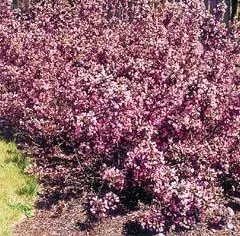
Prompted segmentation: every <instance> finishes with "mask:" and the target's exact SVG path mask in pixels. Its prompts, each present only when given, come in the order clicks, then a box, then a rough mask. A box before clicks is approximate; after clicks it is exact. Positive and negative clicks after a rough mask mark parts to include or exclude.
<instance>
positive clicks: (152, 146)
mask: <svg viewBox="0 0 240 236" xmlns="http://www.w3.org/2000/svg"><path fill="white" fill-rule="evenodd" d="M221 14H222V7H220V8H219V10H218V11H217V12H216V17H215V16H210V15H208V13H207V12H206V11H205V10H204V5H203V2H202V1H199V0H196V1H195V0H191V1H190V0H186V1H179V2H174V1H172V2H171V1H166V2H165V3H164V4H163V3H162V2H161V1H159V2H158V1H155V2H154V3H150V2H148V1H144V0H139V1H115V0H114V1H103V0H90V1H89V0H88V1H79V2H77V3H76V4H75V5H74V6H73V7H71V6H70V5H69V4H67V2H64V1H59V2H57V3H55V4H52V3H51V2H50V3H49V2H48V1H46V2H45V3H44V4H36V5H35V6H32V7H30V8H29V9H27V10H25V11H22V12H15V13H13V12H11V11H10V10H9V7H8V5H7V1H2V2H1V3H0V15H1V25H0V76H1V77H0V79H1V84H0V89H1V94H0V117H1V118H2V119H5V120H7V121H8V122H10V124H11V125H12V126H13V127H14V128H15V131H16V132H17V133H19V134H20V138H21V140H22V141H25V142H26V143H27V144H28V145H30V146H31V152H32V154H34V157H35V162H36V166H34V167H33V168H32V170H31V171H33V172H38V173H40V174H41V175H42V176H43V177H45V178H44V179H45V180H46V181H48V183H51V184H53V185H54V186H55V187H52V188H51V190H52V191H53V190H54V189H55V188H60V190H61V191H63V192H65V193H66V194H68V193H69V192H71V191H76V189H78V188H80V187H81V184H82V182H81V181H80V180H81V179H83V180H86V181H87V180H89V178H88V176H89V175H90V172H91V176H92V177H93V179H94V178H95V181H96V180H99V179H101V180H100V182H101V183H102V184H103V185H102V186H104V189H103V188H102V187H101V188H100V190H99V196H96V197H94V198H93V199H92V200H91V202H90V206H91V212H92V213H93V214H95V215H97V216H98V215H99V216H103V215H105V214H106V213H108V212H111V211H113V210H116V209H117V207H118V206H121V204H122V205H124V201H125V202H126V199H125V195H126V193H129V192H131V191H130V190H132V189H139V190H140V192H141V191H142V192H144V193H146V195H147V196H149V200H148V201H147V202H144V201H142V200H141V199H138V195H136V196H135V195H134V194H133V196H131V197H132V198H136V201H135V202H136V204H135V205H136V207H137V208H138V207H139V209H140V211H138V214H136V219H137V220H139V221H140V223H141V225H142V226H143V228H146V229H149V230H153V231H157V232H160V231H165V230H167V229H168V228H169V227H170V226H171V225H173V226H175V227H185V228H189V227H190V226H191V225H192V224H194V223H197V222H199V221H201V220H210V221H211V222H215V223H218V222H220V221H222V220H223V217H224V214H225V205H224V203H225V202H224V193H225V192H226V191H228V193H229V192H231V193H232V194H235V193H239V180H240V168H239V166H240V159H239V134H240V117H239V109H240V107H239V104H240V100H239V99H240V90H239V85H240V84H239V81H240V80H239V79H240V78H239V74H237V67H236V63H237V56H238V54H239V29H237V27H236V25H234V24H233V25H232V26H231V27H230V28H225V26H224V24H223V23H222V22H221V19H220V18H221V17H220V16H221ZM18 137H19V135H18ZM93 181H94V180H93ZM226 181H227V182H226ZM226 183H231V184H230V185H228V184H226ZM224 184H225V185H224ZM224 186H225V187H224ZM226 186H227V187H226ZM124 199H125V200H124ZM142 204H143V205H144V207H141V206H142ZM121 207H122V206H121Z"/></svg>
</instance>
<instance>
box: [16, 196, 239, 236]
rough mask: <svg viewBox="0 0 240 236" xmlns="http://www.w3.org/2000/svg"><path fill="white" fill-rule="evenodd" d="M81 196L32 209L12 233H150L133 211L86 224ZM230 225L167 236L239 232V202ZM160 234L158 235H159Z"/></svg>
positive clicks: (145, 235) (23, 235) (89, 235)
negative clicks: (32, 214)
mask: <svg viewBox="0 0 240 236" xmlns="http://www.w3.org/2000/svg"><path fill="white" fill-rule="evenodd" d="M83 203H84V200H83V198H78V199H72V200H70V201H69V202H67V203H63V202H62V203H61V202H60V204H58V206H56V205H55V207H52V208H51V209H36V211H35V216H34V217H32V218H28V219H25V220H23V221H21V222H18V223H16V224H15V225H14V226H13V228H14V235H15V236H151V235H153V234H151V233H149V232H146V231H142V230H141V228H140V227H139V226H138V225H136V224H134V223H131V222H130V220H131V218H132V214H133V213H129V214H125V215H119V216H115V217H109V218H105V219H103V220H102V221H101V222H98V223H92V224H89V221H88V216H87V213H86V211H84V207H83V205H84V204H83ZM234 211H235V214H234V218H233V221H232V223H233V226H234V228H231V229H229V228H227V227H226V226H224V227H222V228H221V229H209V228H208V227H207V225H205V224H199V225H197V226H196V227H195V228H194V229H193V230H191V231H180V232H174V231H173V232H169V233H168V235H169V236H240V205H235V206H234ZM161 236H162V235H161Z"/></svg>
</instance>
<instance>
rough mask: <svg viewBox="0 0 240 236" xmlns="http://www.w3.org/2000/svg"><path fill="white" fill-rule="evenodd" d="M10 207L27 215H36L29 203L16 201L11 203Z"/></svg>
mask: <svg viewBox="0 0 240 236" xmlns="http://www.w3.org/2000/svg"><path fill="white" fill-rule="evenodd" d="M9 207H10V208H11V209H13V210H18V211H21V212H23V213H24V214H25V216H26V217H32V216H34V213H33V211H32V210H33V208H32V205H30V204H27V203H15V204H9Z"/></svg>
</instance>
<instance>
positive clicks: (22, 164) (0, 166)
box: [0, 140, 38, 236]
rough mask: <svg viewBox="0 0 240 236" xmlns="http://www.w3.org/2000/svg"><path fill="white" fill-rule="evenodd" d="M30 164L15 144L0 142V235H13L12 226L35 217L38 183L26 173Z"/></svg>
mask: <svg viewBox="0 0 240 236" xmlns="http://www.w3.org/2000/svg"><path fill="white" fill-rule="evenodd" d="M28 164H29V159H28V158H27V157H26V156H25V155H23V154H21V153H19V152H18V150H17V147H16V145H15V144H14V143H12V142H9V143H6V142H4V141H2V140H0V235H4V236H8V235H12V232H11V224H13V223H14V222H15V221H17V220H20V219H22V218H24V217H30V216H32V215H33V208H32V205H33V201H34V196H36V193H37V191H38V183H37V181H36V179H35V178H33V177H31V176H28V175H26V174H25V173H24V169H25V168H26V167H27V166H28Z"/></svg>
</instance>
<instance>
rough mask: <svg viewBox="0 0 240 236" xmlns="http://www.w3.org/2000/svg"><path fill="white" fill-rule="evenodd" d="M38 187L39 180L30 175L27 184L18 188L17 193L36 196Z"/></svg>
mask: <svg viewBox="0 0 240 236" xmlns="http://www.w3.org/2000/svg"><path fill="white" fill-rule="evenodd" d="M38 188H39V184H38V181H37V180H36V179H35V178H32V177H30V178H29V179H28V180H27V181H26V184H25V185H24V186H23V187H21V188H19V189H18V190H17V194H19V195H25V196H28V197H31V198H32V197H34V196H36V194H37V192H38Z"/></svg>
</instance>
